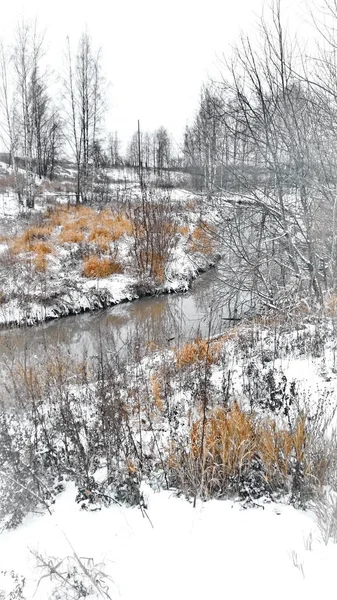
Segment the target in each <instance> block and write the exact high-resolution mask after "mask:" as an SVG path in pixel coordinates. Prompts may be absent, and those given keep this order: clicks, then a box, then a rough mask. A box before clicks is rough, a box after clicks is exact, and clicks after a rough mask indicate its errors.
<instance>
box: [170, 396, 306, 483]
mask: <svg viewBox="0 0 337 600" xmlns="http://www.w3.org/2000/svg"><path fill="white" fill-rule="evenodd" d="M203 424H204V422H203V418H202V417H201V418H200V419H198V420H197V421H195V422H194V423H193V425H192V428H191V432H190V456H191V458H192V460H193V461H194V462H195V461H199V460H200V459H201V457H202V460H203V463H202V465H199V467H200V468H202V469H203V470H204V472H205V473H206V474H205V484H206V486H207V485H208V486H209V487H211V486H212V485H213V484H214V482H218V483H219V482H222V483H221V485H223V484H224V482H225V481H229V480H234V479H235V478H239V477H240V476H241V474H242V473H244V472H246V471H247V470H249V467H250V466H251V464H252V462H253V461H256V460H257V459H258V460H259V462H260V464H261V465H262V474H263V477H264V479H265V481H266V482H267V483H268V484H269V485H270V486H271V487H273V485H275V482H276V481H277V484H278V485H280V483H282V482H283V483H284V482H285V480H286V478H287V476H288V475H289V474H290V472H291V470H292V467H293V465H294V461H298V462H299V463H301V464H302V465H303V463H304V461H305V447H306V442H307V433H306V423H305V420H304V418H302V417H299V418H298V420H297V423H296V425H295V427H294V430H293V431H290V430H289V429H282V428H279V427H278V426H277V424H276V422H275V421H274V420H271V419H264V418H257V417H256V415H254V414H248V413H246V412H244V411H243V410H242V409H241V408H240V407H239V406H238V404H237V403H234V404H233V405H232V407H231V408H230V410H226V409H225V408H220V407H218V408H215V409H213V410H211V411H210V412H209V414H208V416H207V420H206V423H205V428H204V435H203ZM202 444H203V447H202ZM171 461H172V457H171ZM306 469H307V473H306V474H308V470H309V467H306ZM212 482H213V483H212Z"/></svg>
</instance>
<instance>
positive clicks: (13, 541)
mask: <svg viewBox="0 0 337 600" xmlns="http://www.w3.org/2000/svg"><path fill="white" fill-rule="evenodd" d="M143 491H144V495H145V497H146V500H147V509H146V514H147V516H148V518H147V517H146V515H145V514H144V513H143V514H142V512H141V510H140V509H139V508H127V507H120V506H116V505H113V506H110V507H109V508H103V509H102V510H101V511H99V512H86V511H83V510H81V509H80V507H79V505H78V504H76V503H75V501H74V499H75V494H76V490H75V486H74V485H73V484H72V483H68V484H67V486H66V490H65V491H64V492H63V493H62V494H61V495H60V496H59V497H58V498H57V501H56V504H55V506H54V507H53V508H52V516H50V515H49V514H48V513H46V514H44V515H43V516H29V517H27V518H26V519H25V521H24V523H23V524H22V525H21V526H20V527H18V528H17V529H16V530H14V531H9V532H4V533H2V534H1V536H0V564H1V569H2V570H3V571H10V570H12V569H13V570H14V571H15V572H16V573H18V574H21V575H23V576H24V577H26V581H27V583H26V588H25V594H26V597H27V598H32V597H33V596H34V598H36V600H46V599H47V598H48V597H49V596H48V594H50V593H51V592H52V589H53V586H55V584H56V582H55V581H53V582H51V581H50V579H49V578H47V577H46V578H43V579H42V580H41V581H40V584H39V585H38V581H39V579H40V577H41V575H42V574H43V573H42V572H39V571H38V570H37V568H36V559H35V558H34V556H33V554H32V552H34V553H39V554H42V555H43V556H44V557H45V558H47V557H50V556H52V557H55V558H56V557H57V558H59V559H61V558H62V559H65V558H66V557H70V556H72V555H73V551H75V552H76V554H77V555H78V556H79V557H86V558H89V557H90V558H92V559H93V562H94V563H95V564H99V563H103V564H104V567H102V570H103V571H104V572H105V573H106V574H107V575H108V576H109V577H110V578H111V580H107V581H106V582H107V583H108V585H109V594H110V596H111V597H112V598H121V599H123V600H134V599H135V598H138V599H139V600H158V598H161V600H166V599H167V600H172V598H175V599H177V600H180V599H181V600H182V599H188V598H193V600H199V599H200V600H201V599H202V600H206V599H208V598H227V597H228V596H230V597H233V595H234V597H235V598H236V599H238V600H240V599H242V600H243V599H244V598H259V600H264V599H265V600H270V598H275V599H281V598H282V599H284V598H287V599H292V598H294V599H295V598H296V599H298V598H306V599H308V600H310V598H315V599H317V598H318V597H323V598H326V599H328V598H333V597H334V589H335V576H334V573H335V564H336V560H337V545H334V544H330V543H329V544H328V545H324V544H323V542H322V539H321V534H320V531H319V528H318V526H317V524H316V522H315V519H314V517H313V515H312V513H311V512H310V511H309V512H303V511H299V510H296V509H294V508H293V507H290V506H286V505H283V504H277V503H270V504H267V503H265V504H261V506H260V507H255V508H249V509H244V508H243V507H242V506H241V505H240V504H239V503H234V502H232V501H230V500H226V501H219V500H213V501H210V502H207V503H202V502H198V503H197V506H196V508H195V509H193V506H192V504H191V503H189V502H188V501H187V500H185V499H182V498H177V497H174V495H173V494H172V493H170V492H164V491H162V492H159V493H156V492H154V491H152V490H151V489H150V488H148V487H146V488H145V487H144V490H143ZM4 579H5V578H4ZM4 584H5V582H4V583H2V582H1V579H0V590H1V585H3V586H4ZM91 597H95V596H91Z"/></svg>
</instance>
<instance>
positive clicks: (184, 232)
mask: <svg viewBox="0 0 337 600" xmlns="http://www.w3.org/2000/svg"><path fill="white" fill-rule="evenodd" d="M177 233H179V234H180V235H182V236H184V237H187V236H188V234H189V228H188V227H187V225H178V227H177Z"/></svg>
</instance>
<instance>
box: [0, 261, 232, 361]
mask: <svg viewBox="0 0 337 600" xmlns="http://www.w3.org/2000/svg"><path fill="white" fill-rule="evenodd" d="M222 285H223V284H222ZM219 286H221V284H220V283H219V281H218V278H217V269H210V270H209V271H207V272H206V273H204V274H202V275H201V276H200V277H199V278H198V279H197V280H195V281H194V282H193V284H192V287H191V289H190V290H189V291H188V292H186V293H180V294H169V295H161V296H155V297H145V298H141V299H139V300H135V301H133V302H127V303H124V304H119V305H116V306H113V307H111V308H108V309H105V310H100V311H97V312H88V313H82V314H79V315H74V316H69V317H63V318H61V319H57V320H53V321H49V322H47V323H44V324H42V325H38V326H34V327H25V328H20V329H10V330H2V331H0V371H1V372H3V370H4V366H5V365H7V367H8V366H10V364H11V363H13V361H14V360H16V361H17V360H18V357H20V360H21V362H22V364H28V365H34V364H35V365H37V364H38V363H39V361H40V360H41V356H42V355H43V354H44V351H46V350H47V351H49V350H53V351H55V350H56V351H59V352H61V351H62V352H64V351H66V352H68V353H69V354H70V355H71V356H74V357H77V358H79V359H80V358H81V357H83V356H86V357H87V358H92V357H94V356H97V355H98V354H99V352H100V348H102V346H103V344H102V341H104V348H105V351H107V352H109V351H110V352H116V351H122V350H123V348H125V347H127V346H128V344H131V342H132V343H133V344H134V343H137V344H139V345H140V346H142V350H143V349H146V348H149V350H153V349H164V348H168V347H170V345H171V346H173V345H174V346H181V345H182V344H183V343H185V342H186V341H188V340H191V339H193V338H194V337H195V336H196V335H197V334H199V333H200V334H201V335H202V336H208V335H210V336H214V335H216V334H218V333H220V332H221V331H223V330H224V329H225V328H226V327H227V326H228V321H226V320H223V319H225V318H226V311H225V309H224V308H222V307H221V302H220V301H219V297H220V296H221V294H220V293H219ZM220 290H221V287H220Z"/></svg>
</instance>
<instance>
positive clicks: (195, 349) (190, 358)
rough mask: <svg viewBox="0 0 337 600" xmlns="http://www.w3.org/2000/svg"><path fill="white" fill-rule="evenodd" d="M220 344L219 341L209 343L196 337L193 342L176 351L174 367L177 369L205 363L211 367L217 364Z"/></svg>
mask: <svg viewBox="0 0 337 600" xmlns="http://www.w3.org/2000/svg"><path fill="white" fill-rule="evenodd" d="M221 348H222V343H221V342H219V341H216V342H210V341H208V340H205V339H203V338H201V337H197V338H196V339H195V340H193V342H188V343H186V344H184V346H183V347H182V348H181V350H176V351H175V355H176V365H177V367H178V369H181V368H184V367H188V366H191V365H197V364H198V363H206V364H207V365H213V364H216V363H218V362H219V360H220V355H221Z"/></svg>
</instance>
